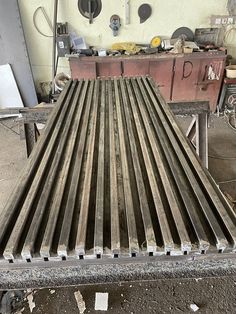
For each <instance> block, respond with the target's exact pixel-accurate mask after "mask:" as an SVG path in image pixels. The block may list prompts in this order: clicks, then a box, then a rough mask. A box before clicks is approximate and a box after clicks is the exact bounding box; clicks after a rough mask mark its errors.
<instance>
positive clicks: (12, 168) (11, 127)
mask: <svg viewBox="0 0 236 314" xmlns="http://www.w3.org/2000/svg"><path fill="white" fill-rule="evenodd" d="M178 121H179V122H180V125H181V127H183V129H186V127H187V125H188V123H189V121H190V119H189V118H187V117H178ZM210 122H211V123H210V125H211V128H210V129H209V155H210V159H209V170H210V173H211V175H212V176H213V178H214V179H215V180H216V182H218V183H219V186H220V188H221V189H222V191H223V192H224V193H225V194H226V195H227V197H228V198H229V199H230V201H231V203H232V205H234V201H235V200H236V131H234V130H232V129H231V128H230V127H229V126H228V124H227V123H226V121H225V119H224V118H218V117H216V116H212V117H211V119H210ZM17 133H18V127H17V123H16V122H14V120H12V119H10V120H3V121H0V212H1V209H2V208H3V207H4V205H5V203H6V202H7V198H8V197H9V195H10V194H11V193H12V189H13V186H14V184H15V181H16V180H17V177H18V176H19V172H20V170H21V169H22V167H23V166H24V163H25V161H26V150H25V143H24V141H20V140H19V135H18V134H17ZM228 181H230V182H228ZM76 291H80V293H81V294H82V297H81V300H80V303H79V306H78V305H77V303H76V299H75V296H74V292H76ZM96 292H108V293H109V299H108V311H100V312H97V311H95V309H94V305H95V294H96ZM31 297H33V302H35V308H34V309H33V313H42V314H43V313H48V314H51V313H52V314H59V313H69V314H70V313H144V312H146V313H193V310H191V308H190V305H191V304H196V305H197V306H198V308H199V310H198V311H197V313H236V278H233V277H231V278H224V277H220V278H204V279H202V278H197V279H175V280H158V281H155V282H142V283H125V284H122V283H120V284H113V285H98V286H83V287H66V288H59V289H53V288H52V289H42V290H35V291H34V292H33V294H32V295H31ZM29 303H30V304H31V306H32V304H33V303H32V300H31V301H30V302H28V301H25V302H23V304H20V309H23V308H24V310H23V311H18V313H25V314H28V313H30V308H29ZM84 305H85V307H86V310H85V312H84V311H83V307H84Z"/></svg>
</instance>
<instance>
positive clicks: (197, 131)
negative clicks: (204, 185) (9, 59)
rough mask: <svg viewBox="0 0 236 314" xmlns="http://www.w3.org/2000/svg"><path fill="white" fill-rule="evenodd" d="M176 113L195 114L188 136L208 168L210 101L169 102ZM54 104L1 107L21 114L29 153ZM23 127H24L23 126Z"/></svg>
mask: <svg viewBox="0 0 236 314" xmlns="http://www.w3.org/2000/svg"><path fill="white" fill-rule="evenodd" d="M169 106H170V108H171V110H172V112H173V113H174V114H175V115H195V117H194V118H193V120H192V122H191V124H190V126H189V128H188V131H187V133H186V136H187V137H188V138H189V140H190V141H193V140H194V139H196V144H195V145H196V152H197V154H198V155H199V157H200V159H201V160H202V163H203V165H204V166H205V167H206V168H208V139H207V138H208V126H207V125H208V115H209V113H210V109H209V102H208V101H198V102H196V101H194V102H179V103H169ZM52 108H53V105H50V104H47V105H39V106H36V107H34V108H30V109H29V108H11V109H1V110H0V114H21V115H22V118H20V119H19V121H20V124H21V126H23V132H24V138H25V140H26V147H27V154H28V156H29V155H30V153H31V151H32V149H33V147H34V144H35V143H36V141H37V136H36V129H35V123H46V121H47V119H48V116H49V114H50V113H51V111H52ZM21 129H22V128H21Z"/></svg>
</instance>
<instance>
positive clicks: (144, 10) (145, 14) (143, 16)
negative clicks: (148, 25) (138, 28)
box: [138, 3, 152, 23]
mask: <svg viewBox="0 0 236 314" xmlns="http://www.w3.org/2000/svg"><path fill="white" fill-rule="evenodd" d="M138 15H139V17H140V23H144V22H145V21H146V20H147V19H149V17H150V16H151V15H152V7H151V6H150V4H148V3H144V4H142V5H141V6H140V7H139V9H138Z"/></svg>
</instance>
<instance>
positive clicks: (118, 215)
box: [0, 77, 236, 264]
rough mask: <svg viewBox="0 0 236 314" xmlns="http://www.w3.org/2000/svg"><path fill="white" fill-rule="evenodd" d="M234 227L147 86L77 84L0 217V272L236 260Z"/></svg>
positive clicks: (140, 80)
mask: <svg viewBox="0 0 236 314" xmlns="http://www.w3.org/2000/svg"><path fill="white" fill-rule="evenodd" d="M235 227H236V216H235V213H234V212H233V210H232V209H231V208H230V207H229V205H228V204H227V202H226V201H225V199H224V197H223V195H222V194H221V192H220V191H219V189H218V188H217V187H216V185H215V183H214V182H213V181H212V179H211V177H210V175H209V173H208V172H207V170H206V169H204V168H203V167H202V165H201V163H200V161H199V159H198V157H197V156H196V154H195V152H194V151H193V149H192V148H191V145H190V144H189V142H188V140H187V139H186V137H185V136H184V135H183V133H182V132H181V131H180V129H179V127H178V125H177V123H176V121H175V118H174V116H173V114H172V113H171V110H170V108H169V107H168V105H167V104H166V102H165V101H164V99H163V98H162V96H161V95H160V93H159V90H158V89H157V88H156V86H155V85H154V83H153V82H152V80H151V79H150V78H147V77H136V78H117V79H116V78H114V79H106V80H105V79H104V80H103V79H96V80H81V81H77V80H75V81H70V82H69V83H68V85H67V87H66V88H65V89H64V91H63V93H62V94H61V96H60V99H59V100H58V103H57V105H56V106H55V108H54V109H53V112H52V114H51V115H50V118H49V121H48V123H47V126H46V129H45V131H44V134H43V135H42V136H41V138H40V139H39V141H38V142H37V144H36V147H35V149H34V150H33V152H32V154H31V156H30V158H29V160H28V162H27V164H26V167H25V169H24V171H23V173H22V176H21V177H20V179H19V182H18V184H17V186H16V188H15V191H14V192H13V193H12V197H11V199H10V200H9V202H8V204H7V206H6V208H5V210H4V211H3V213H2V214H1V216H0V248H1V252H0V253H1V256H2V259H1V260H0V263H1V262H2V263H4V259H5V262H6V261H9V262H11V263H12V262H17V263H18V262H19V261H21V262H22V263H23V264H24V261H27V262H30V261H32V262H33V261H42V262H43V261H48V260H51V261H52V262H53V261H58V260H78V262H80V261H79V260H80V259H93V260H96V259H101V258H103V259H104V260H106V259H109V260H110V261H111V262H112V263H117V262H118V260H122V259H123V258H129V257H137V258H138V257H139V258H140V259H144V260H146V259H145V258H146V257H147V256H156V258H157V259H158V258H160V257H161V256H162V255H171V256H176V255H193V256H196V255H199V254H211V253H214V254H216V253H222V252H234V250H235V242H236V228H235ZM171 256H170V258H171Z"/></svg>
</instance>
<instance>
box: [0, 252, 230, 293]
mask: <svg viewBox="0 0 236 314" xmlns="http://www.w3.org/2000/svg"><path fill="white" fill-rule="evenodd" d="M0 274H1V276H0V290H8V289H27V288H46V287H60V286H68V285H70V286H71V285H85V284H86V285H87V284H91V285H92V284H103V283H104V284H108V283H115V282H132V281H150V280H151V281H154V280H158V279H176V278H203V277H219V276H235V275H236V254H232V253H230V254H225V253H224V254H222V255H211V256H207V255H199V256H160V257H158V259H157V258H156V257H147V258H146V260H143V259H142V260H141V259H139V258H137V257H136V258H133V259H132V260H131V259H127V260H125V259H123V260H122V261H120V262H117V263H116V264H115V265H114V262H113V259H111V260H110V261H109V260H106V263H104V260H102V259H101V260H100V261H99V260H96V262H94V261H93V260H84V261H78V263H77V262H76V261H68V260H67V261H66V263H65V262H63V261H58V262H56V263H55V262H54V263H51V262H50V261H49V262H47V263H46V264H45V262H41V263H37V262H34V263H28V264H27V265H26V266H25V265H24V266H23V265H21V264H18V265H17V264H6V265H5V266H4V265H1V266H0Z"/></svg>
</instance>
